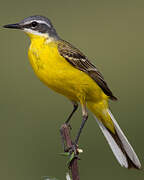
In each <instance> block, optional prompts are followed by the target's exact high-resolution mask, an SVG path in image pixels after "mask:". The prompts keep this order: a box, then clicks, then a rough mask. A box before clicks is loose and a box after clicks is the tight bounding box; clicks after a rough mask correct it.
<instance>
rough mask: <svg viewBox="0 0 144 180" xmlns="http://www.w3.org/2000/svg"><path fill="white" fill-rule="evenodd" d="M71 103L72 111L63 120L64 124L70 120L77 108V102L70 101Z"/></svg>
mask: <svg viewBox="0 0 144 180" xmlns="http://www.w3.org/2000/svg"><path fill="white" fill-rule="evenodd" d="M72 104H73V110H72V112H71V113H70V115H69V117H68V118H67V120H66V121H65V123H66V124H68V123H69V121H70V120H71V118H72V116H73V114H74V113H75V112H76V110H77V109H78V103H77V102H73V101H72Z"/></svg>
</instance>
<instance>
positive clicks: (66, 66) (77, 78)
mask: <svg viewBox="0 0 144 180" xmlns="http://www.w3.org/2000/svg"><path fill="white" fill-rule="evenodd" d="M28 54H29V59H30V62H31V65H32V67H33V69H34V71H35V73H36V75H37V76H38V77H39V79H40V80H42V81H43V82H44V83H45V84H46V85H47V86H48V87H49V88H51V89H53V90H54V91H56V92H58V93H60V94H63V95H64V96H66V97H68V98H69V99H70V100H73V101H81V102H82V101H95V102H96V101H101V100H102V99H107V96H106V95H105V94H104V93H103V91H102V90H101V88H100V87H99V86H98V85H97V84H96V83H95V82H94V81H93V80H92V79H91V78H90V77H89V76H88V75H87V74H86V73H84V72H82V71H80V70H78V69H76V68H74V67H73V66H72V65H71V64H70V63H68V62H67V61H66V60H65V59H64V58H63V57H62V56H60V54H59V52H58V50H57V44H56V43H52V42H51V43H46V42H45V40H44V39H43V40H42V39H36V40H35V39H34V40H32V43H31V46H30V48H29V53H28Z"/></svg>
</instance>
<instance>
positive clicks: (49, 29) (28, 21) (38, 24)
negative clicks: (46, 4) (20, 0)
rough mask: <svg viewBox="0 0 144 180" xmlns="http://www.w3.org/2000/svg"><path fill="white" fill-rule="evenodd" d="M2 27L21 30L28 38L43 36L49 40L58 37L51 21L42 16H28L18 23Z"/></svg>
mask: <svg viewBox="0 0 144 180" xmlns="http://www.w3.org/2000/svg"><path fill="white" fill-rule="evenodd" d="M4 28H11V29H20V30H23V31H24V32H26V33H27V34H28V35H29V36H30V38H36V37H44V38H47V39H49V40H50V39H54V40H57V39H58V35H57V33H56V30H55V29H54V27H53V25H52V23H51V21H50V20H49V19H48V18H46V17H44V16H39V15H36V16H30V17H28V18H25V19H24V20H22V21H21V22H19V23H16V24H8V25H5V26H4Z"/></svg>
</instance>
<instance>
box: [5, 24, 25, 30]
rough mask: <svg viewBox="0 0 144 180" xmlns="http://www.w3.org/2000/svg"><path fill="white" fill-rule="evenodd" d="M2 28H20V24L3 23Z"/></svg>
mask: <svg viewBox="0 0 144 180" xmlns="http://www.w3.org/2000/svg"><path fill="white" fill-rule="evenodd" d="M3 27H4V28H10V29H22V26H21V25H20V24H18V23H17V24H8V25H4V26H3Z"/></svg>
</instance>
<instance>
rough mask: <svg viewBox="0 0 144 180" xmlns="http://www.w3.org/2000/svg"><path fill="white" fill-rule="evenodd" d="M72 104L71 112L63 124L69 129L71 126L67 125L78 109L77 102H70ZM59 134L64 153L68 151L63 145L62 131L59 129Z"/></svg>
mask: <svg viewBox="0 0 144 180" xmlns="http://www.w3.org/2000/svg"><path fill="white" fill-rule="evenodd" d="M72 104H73V110H72V112H71V113H70V115H69V116H68V118H67V120H66V121H65V124H66V125H67V126H68V127H70V129H71V126H70V124H69V122H70V120H71V118H72V116H73V114H74V113H75V112H76V110H77V109H78V103H77V102H74V101H72ZM60 133H61V137H62V145H63V148H64V151H65V152H66V151H68V150H67V149H66V148H65V143H64V138H63V133H62V129H60Z"/></svg>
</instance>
